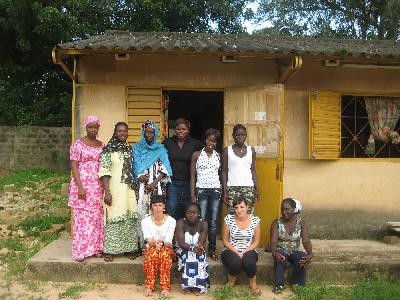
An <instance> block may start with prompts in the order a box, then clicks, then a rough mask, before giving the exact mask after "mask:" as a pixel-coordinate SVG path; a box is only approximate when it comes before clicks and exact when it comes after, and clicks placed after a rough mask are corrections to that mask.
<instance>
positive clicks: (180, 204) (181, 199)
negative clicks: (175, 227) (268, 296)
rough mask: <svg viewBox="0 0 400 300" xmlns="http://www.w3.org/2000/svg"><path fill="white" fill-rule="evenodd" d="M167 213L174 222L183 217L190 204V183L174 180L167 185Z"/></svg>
mask: <svg viewBox="0 0 400 300" xmlns="http://www.w3.org/2000/svg"><path fill="white" fill-rule="evenodd" d="M167 194H168V198H167V212H168V214H169V215H170V216H171V217H173V218H174V219H175V220H179V219H180V218H184V217H185V209H186V206H187V205H188V203H189V202H190V181H189V180H174V181H172V182H170V183H169V184H168V185H167Z"/></svg>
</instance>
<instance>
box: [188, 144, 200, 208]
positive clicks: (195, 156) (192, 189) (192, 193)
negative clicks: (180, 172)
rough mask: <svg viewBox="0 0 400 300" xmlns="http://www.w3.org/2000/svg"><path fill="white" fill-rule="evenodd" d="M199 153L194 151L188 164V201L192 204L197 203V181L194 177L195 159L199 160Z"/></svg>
mask: <svg viewBox="0 0 400 300" xmlns="http://www.w3.org/2000/svg"><path fill="white" fill-rule="evenodd" d="M199 155H200V152H199V151H195V152H193V154H192V159H191V162H190V198H191V199H190V201H191V202H192V203H196V202H197V198H196V190H195V187H196V180H197V176H196V162H197V159H198V158H199Z"/></svg>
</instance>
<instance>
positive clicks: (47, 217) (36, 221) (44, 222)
mask: <svg viewBox="0 0 400 300" xmlns="http://www.w3.org/2000/svg"><path fill="white" fill-rule="evenodd" d="M68 221H69V217H61V216H55V215H53V214H44V215H36V216H33V217H28V218H26V219H25V220H23V221H22V222H21V223H20V224H19V226H20V227H22V228H23V229H24V230H25V231H26V233H27V234H28V235H38V234H40V232H41V231H45V230H48V229H49V228H50V227H51V225H53V224H65V223H67V222H68Z"/></svg>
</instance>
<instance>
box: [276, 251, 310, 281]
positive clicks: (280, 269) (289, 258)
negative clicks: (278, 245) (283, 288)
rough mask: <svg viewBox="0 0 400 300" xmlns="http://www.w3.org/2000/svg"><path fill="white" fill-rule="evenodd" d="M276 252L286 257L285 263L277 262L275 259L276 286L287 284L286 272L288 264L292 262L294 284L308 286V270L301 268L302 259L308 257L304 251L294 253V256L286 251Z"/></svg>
mask: <svg viewBox="0 0 400 300" xmlns="http://www.w3.org/2000/svg"><path fill="white" fill-rule="evenodd" d="M276 252H279V253H280V254H282V255H284V256H285V260H284V261H283V262H277V261H276V260H275V259H274V266H275V283H276V285H284V284H285V270H286V267H287V262H290V263H291V264H292V265H293V268H294V277H293V284H300V285H305V284H306V268H304V267H302V266H300V259H301V258H303V257H304V256H306V255H307V253H305V252H303V251H293V252H292V254H288V253H286V252H285V251H283V250H281V249H278V250H277V251H276Z"/></svg>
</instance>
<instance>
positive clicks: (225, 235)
mask: <svg viewBox="0 0 400 300" xmlns="http://www.w3.org/2000/svg"><path fill="white" fill-rule="evenodd" d="M222 242H223V243H224V246H225V247H226V248H227V249H228V250H231V251H232V252H235V253H236V254H237V255H238V256H239V257H240V253H239V251H237V250H236V248H235V247H233V246H232V244H231V243H230V242H229V227H228V225H226V223H225V222H224V224H223V225H222Z"/></svg>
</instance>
